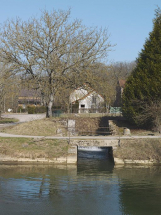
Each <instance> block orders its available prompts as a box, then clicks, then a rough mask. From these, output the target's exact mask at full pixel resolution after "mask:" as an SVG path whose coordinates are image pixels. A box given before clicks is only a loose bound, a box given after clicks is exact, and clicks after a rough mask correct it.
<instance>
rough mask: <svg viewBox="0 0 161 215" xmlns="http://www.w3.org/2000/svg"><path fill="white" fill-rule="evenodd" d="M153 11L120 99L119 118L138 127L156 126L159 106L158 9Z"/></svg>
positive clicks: (160, 31) (160, 47)
mask: <svg viewBox="0 0 161 215" xmlns="http://www.w3.org/2000/svg"><path fill="white" fill-rule="evenodd" d="M155 12H156V14H155V19H154V20H153V30H152V32H151V33H150V34H149V38H148V39H146V41H145V44H144V47H143V49H142V50H141V52H140V54H139V57H138V59H137V65H136V67H135V69H134V70H133V72H132V74H131V75H130V77H129V78H128V80H127V82H126V84H125V89H124V93H123V98H122V110H123V115H124V116H125V117H126V118H128V119H130V120H131V121H133V122H135V123H136V124H138V125H140V124H141V125H147V124H148V125H152V126H156V123H155V121H156V117H157V118H158V117H159V113H160V107H161V105H160V104H161V9H160V8H157V9H156V11H155ZM154 107H155V108H154ZM153 111H155V113H152V112H153ZM156 113H158V116H156V115H157V114H156ZM160 118H161V117H160ZM160 121H161V119H160Z"/></svg>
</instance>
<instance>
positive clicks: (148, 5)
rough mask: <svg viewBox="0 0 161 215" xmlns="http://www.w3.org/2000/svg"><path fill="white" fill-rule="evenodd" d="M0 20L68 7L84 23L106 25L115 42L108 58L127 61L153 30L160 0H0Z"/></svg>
mask: <svg viewBox="0 0 161 215" xmlns="http://www.w3.org/2000/svg"><path fill="white" fill-rule="evenodd" d="M0 3H1V6H0V23H3V22H4V21H5V20H7V19H8V18H9V19H10V18H15V17H16V16H18V17H20V18H22V19H23V20H27V19H28V18H30V17H31V16H37V17H38V16H40V13H41V10H43V9H46V10H49V11H51V10H52V9H55V10H57V9H63V10H68V9H69V8H71V18H72V19H75V18H78V19H81V20H82V22H83V24H85V25H86V26H89V27H90V26H92V27H94V26H97V27H103V28H108V32H109V34H110V42H111V43H112V44H116V46H115V47H114V48H113V51H112V52H110V53H109V57H108V62H107V63H109V62H111V61H112V62H118V61H126V62H130V61H133V60H135V59H136V58H137V57H138V54H139V52H140V51H141V49H142V47H143V45H144V42H145V39H146V38H147V37H148V35H149V32H150V31H152V27H153V22H152V20H153V18H154V14H155V9H156V8H157V5H158V6H159V7H161V1H160V0H0Z"/></svg>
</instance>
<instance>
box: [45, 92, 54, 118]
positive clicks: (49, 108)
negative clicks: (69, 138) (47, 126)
mask: <svg viewBox="0 0 161 215" xmlns="http://www.w3.org/2000/svg"><path fill="white" fill-rule="evenodd" d="M53 100H54V96H53V94H51V95H50V99H49V102H48V104H47V105H46V118H50V117H52V106H53Z"/></svg>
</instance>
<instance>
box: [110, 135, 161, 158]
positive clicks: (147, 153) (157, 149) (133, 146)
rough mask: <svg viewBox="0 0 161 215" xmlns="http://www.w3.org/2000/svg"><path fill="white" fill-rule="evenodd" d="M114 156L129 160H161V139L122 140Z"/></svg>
mask: <svg viewBox="0 0 161 215" xmlns="http://www.w3.org/2000/svg"><path fill="white" fill-rule="evenodd" d="M113 154H114V157H117V158H120V159H123V160H125V159H127V160H155V161H156V162H161V139H135V140H134V139H133V140H129V139H127V140H121V142H120V147H117V149H116V150H115V151H114V152H113Z"/></svg>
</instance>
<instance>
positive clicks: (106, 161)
mask: <svg viewBox="0 0 161 215" xmlns="http://www.w3.org/2000/svg"><path fill="white" fill-rule="evenodd" d="M77 155H78V162H77V171H78V173H81V174H82V172H86V173H94V172H97V171H103V172H104V171H113V168H114V159H113V153H112V147H95V146H93V147H78V152H77Z"/></svg>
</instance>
